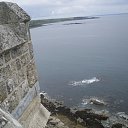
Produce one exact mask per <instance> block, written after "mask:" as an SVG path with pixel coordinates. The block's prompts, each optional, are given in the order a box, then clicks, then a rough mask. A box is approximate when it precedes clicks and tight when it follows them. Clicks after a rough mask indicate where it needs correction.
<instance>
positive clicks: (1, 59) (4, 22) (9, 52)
mask: <svg viewBox="0 0 128 128" xmlns="http://www.w3.org/2000/svg"><path fill="white" fill-rule="evenodd" d="M29 20H30V17H29V16H28V15H27V14H26V13H25V12H24V11H23V10H22V9H21V8H20V7H19V6H17V4H14V3H9V2H6V3H5V2H0V108H2V109H3V110H4V111H6V112H9V113H11V114H12V115H13V117H15V119H19V118H20V116H21V115H22V114H23V112H24V111H25V110H26V108H27V107H28V105H29V104H30V102H31V101H32V100H33V99H34V97H36V96H37V95H38V93H39V84H38V79H37V72H36V67H35V61H34V56H33V48H32V42H31V39H30V32H29V27H28V25H29Z"/></svg>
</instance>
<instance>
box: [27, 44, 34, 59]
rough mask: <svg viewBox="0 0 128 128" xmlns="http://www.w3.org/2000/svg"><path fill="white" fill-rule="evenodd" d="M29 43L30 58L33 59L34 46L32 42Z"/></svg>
mask: <svg viewBox="0 0 128 128" xmlns="http://www.w3.org/2000/svg"><path fill="white" fill-rule="evenodd" d="M28 45H29V52H30V58H31V59H33V57H34V53H33V46H32V43H31V42H29V43H28Z"/></svg>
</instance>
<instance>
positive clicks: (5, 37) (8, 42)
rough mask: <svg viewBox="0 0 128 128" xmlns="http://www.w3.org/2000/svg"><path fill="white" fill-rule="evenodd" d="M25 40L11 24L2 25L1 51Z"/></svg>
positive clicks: (0, 33) (0, 30)
mask: <svg viewBox="0 0 128 128" xmlns="http://www.w3.org/2000/svg"><path fill="white" fill-rule="evenodd" d="M24 42H25V40H24V39H23V38H20V37H19V36H18V34H17V33H16V32H15V31H13V29H12V28H10V27H9V25H0V53H2V52H4V51H6V50H8V49H10V48H13V47H15V46H17V45H19V44H22V43H24Z"/></svg>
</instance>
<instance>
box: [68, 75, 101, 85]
mask: <svg viewBox="0 0 128 128" xmlns="http://www.w3.org/2000/svg"><path fill="white" fill-rule="evenodd" d="M99 81H100V80H99V79H98V78H96V77H93V78H91V79H84V80H81V81H71V82H69V84H68V85H72V86H81V85H88V84H92V83H95V82H99Z"/></svg>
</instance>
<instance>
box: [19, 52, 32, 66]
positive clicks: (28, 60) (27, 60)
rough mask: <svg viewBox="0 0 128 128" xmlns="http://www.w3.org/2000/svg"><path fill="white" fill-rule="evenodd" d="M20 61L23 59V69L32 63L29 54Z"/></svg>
mask: <svg viewBox="0 0 128 128" xmlns="http://www.w3.org/2000/svg"><path fill="white" fill-rule="evenodd" d="M20 59H21V64H22V67H23V66H25V65H27V64H28V63H29V62H30V56H29V54H28V53H26V54H24V55H22V56H21V58H20Z"/></svg>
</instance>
